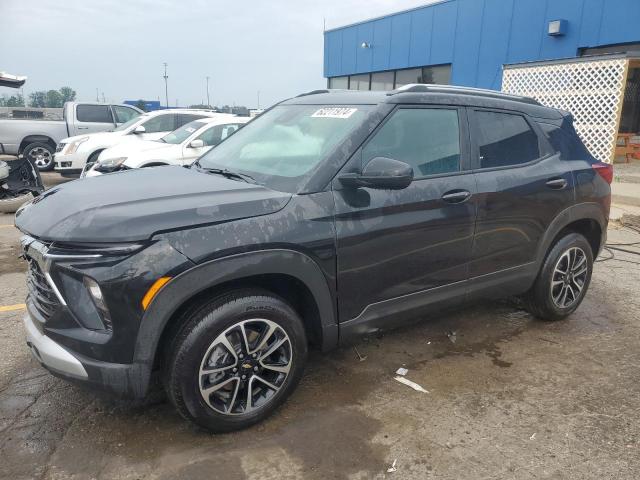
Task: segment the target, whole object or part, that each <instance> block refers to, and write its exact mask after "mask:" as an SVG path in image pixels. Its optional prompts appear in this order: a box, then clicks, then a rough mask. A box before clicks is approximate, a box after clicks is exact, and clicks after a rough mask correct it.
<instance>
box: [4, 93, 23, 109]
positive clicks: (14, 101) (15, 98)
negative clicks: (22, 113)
mask: <svg viewBox="0 0 640 480" xmlns="http://www.w3.org/2000/svg"><path fill="white" fill-rule="evenodd" d="M7 107H24V97H23V96H22V95H20V94H18V95H12V96H10V97H9V98H8V99H7Z"/></svg>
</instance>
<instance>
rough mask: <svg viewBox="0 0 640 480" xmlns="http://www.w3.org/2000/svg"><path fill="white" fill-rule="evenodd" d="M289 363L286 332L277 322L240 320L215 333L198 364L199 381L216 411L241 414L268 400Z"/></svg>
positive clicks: (264, 403)
mask: <svg viewBox="0 0 640 480" xmlns="http://www.w3.org/2000/svg"><path fill="white" fill-rule="evenodd" d="M291 364H292V348H291V341H290V340H289V336H288V335H287V333H286V332H285V331H284V329H283V328H282V327H280V325H278V324H277V323H275V322H273V321H271V320H266V319H261V318H256V319H250V320H243V321H241V322H238V323H236V324H234V325H232V326H231V327H229V328H227V329H226V330H225V331H224V332H222V333H221V334H220V335H218V336H217V337H216V339H215V340H214V341H213V342H212V343H211V345H210V346H209V348H208V349H207V351H206V353H205V354H204V356H203V358H202V362H201V364H200V371H199V372H198V385H199V388H200V394H201V395H202V398H203V399H204V401H205V402H206V403H207V405H209V407H211V408H212V409H213V410H215V411H216V412H218V413H222V414H225V415H244V414H247V413H249V412H251V411H254V410H256V409H259V408H261V407H262V406H264V405H266V404H267V403H269V401H270V400H271V399H272V398H273V397H274V395H275V394H276V393H277V392H278V391H279V390H280V389H281V388H282V387H283V385H284V383H285V380H286V379H287V376H288V375H289V371H290V369H291Z"/></svg>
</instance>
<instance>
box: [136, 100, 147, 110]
mask: <svg viewBox="0 0 640 480" xmlns="http://www.w3.org/2000/svg"><path fill="white" fill-rule="evenodd" d="M136 108H139V109H140V110H142V111H143V112H146V111H147V103H146V102H145V101H144V100H142V99H140V100H138V101H137V102H136Z"/></svg>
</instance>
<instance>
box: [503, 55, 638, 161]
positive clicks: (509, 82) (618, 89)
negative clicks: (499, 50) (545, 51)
mask: <svg viewBox="0 0 640 480" xmlns="http://www.w3.org/2000/svg"><path fill="white" fill-rule="evenodd" d="M626 63H627V60H626V59H611V60H593V61H578V62H568V63H554V64H549V65H539V64H538V65H522V66H509V67H505V69H504V72H503V75H502V91H503V92H507V93H513V94H517V95H525V96H527V97H533V98H535V99H536V100H538V101H539V102H540V103H542V104H543V105H547V106H549V107H555V108H560V109H562V110H567V111H569V112H571V113H572V114H573V116H574V118H575V127H576V130H577V132H578V134H579V135H580V137H581V138H582V141H583V142H584V144H585V145H586V146H587V148H589V151H590V152H591V153H592V154H593V156H594V157H596V158H597V159H598V160H601V161H603V162H610V161H611V159H612V158H613V151H614V148H615V141H616V138H617V134H618V117H619V109H620V108H622V103H621V95H623V93H624V78H625V70H626Z"/></svg>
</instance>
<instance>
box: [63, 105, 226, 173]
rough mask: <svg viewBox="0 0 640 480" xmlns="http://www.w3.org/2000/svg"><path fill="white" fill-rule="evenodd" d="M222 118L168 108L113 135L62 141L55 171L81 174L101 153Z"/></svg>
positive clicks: (201, 112) (138, 120) (124, 126)
mask: <svg viewBox="0 0 640 480" xmlns="http://www.w3.org/2000/svg"><path fill="white" fill-rule="evenodd" d="M216 115H220V114H219V113H215V112H212V111H209V110H188V109H167V110H157V111H155V112H149V113H145V114H143V115H140V116H139V117H136V118H133V119H131V120H130V121H128V122H127V123H123V124H122V125H120V126H119V127H118V128H116V129H115V130H113V131H111V132H100V133H92V134H89V135H78V136H75V137H69V138H65V139H63V140H61V141H60V143H59V144H58V148H57V149H56V154H55V156H54V159H53V160H54V162H55V169H56V171H58V172H60V173H62V174H63V175H65V174H79V173H80V172H82V170H83V169H84V167H85V165H86V164H87V163H93V162H95V161H96V160H98V156H99V155H100V153H101V152H102V151H103V150H105V149H107V148H109V147H112V146H114V145H116V144H120V143H123V142H135V141H139V140H155V139H158V138H160V137H163V136H164V135H166V134H167V133H169V132H172V131H173V130H175V129H176V128H179V127H181V126H182V125H185V124H186V123H189V122H192V121H194V120H197V119H199V118H204V117H213V116H216Z"/></svg>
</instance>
